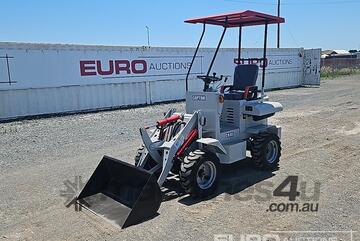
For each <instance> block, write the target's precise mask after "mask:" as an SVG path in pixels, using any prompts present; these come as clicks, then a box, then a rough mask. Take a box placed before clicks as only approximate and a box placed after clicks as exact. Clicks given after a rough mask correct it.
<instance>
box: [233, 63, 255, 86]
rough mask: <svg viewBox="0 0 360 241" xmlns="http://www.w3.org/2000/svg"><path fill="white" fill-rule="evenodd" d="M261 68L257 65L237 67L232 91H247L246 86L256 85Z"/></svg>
mask: <svg viewBox="0 0 360 241" xmlns="http://www.w3.org/2000/svg"><path fill="white" fill-rule="evenodd" d="M258 73H259V66H257V65H256V64H245V65H238V66H236V67H235V72H234V82H233V86H232V87H231V90H245V87H246V86H252V85H255V84H256V80H257V77H258Z"/></svg>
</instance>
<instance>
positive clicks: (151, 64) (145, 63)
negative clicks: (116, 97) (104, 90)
mask: <svg viewBox="0 0 360 241" xmlns="http://www.w3.org/2000/svg"><path fill="white" fill-rule="evenodd" d="M188 58H189V57H186V58H185V57H184V59H183V60H178V59H171V60H170V61H166V62H159V61H156V60H155V61H149V60H145V59H134V60H127V59H114V60H108V61H101V60H80V75H81V76H94V75H95V76H96V75H97V76H101V77H106V76H108V77H109V76H111V77H113V78H116V77H119V78H121V77H129V78H130V77H148V75H146V74H149V73H151V74H156V73H158V75H157V76H168V75H173V74H179V75H182V74H186V73H187V72H185V71H186V70H188V69H189V67H190V64H191V62H190V61H189V60H188ZM166 72H169V73H166ZM199 74H200V73H199Z"/></svg>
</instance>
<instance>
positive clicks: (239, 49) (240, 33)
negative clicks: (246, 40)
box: [237, 25, 242, 64]
mask: <svg viewBox="0 0 360 241" xmlns="http://www.w3.org/2000/svg"><path fill="white" fill-rule="evenodd" d="M241 38H242V25H239V47H238V63H237V64H241V62H240V59H241Z"/></svg>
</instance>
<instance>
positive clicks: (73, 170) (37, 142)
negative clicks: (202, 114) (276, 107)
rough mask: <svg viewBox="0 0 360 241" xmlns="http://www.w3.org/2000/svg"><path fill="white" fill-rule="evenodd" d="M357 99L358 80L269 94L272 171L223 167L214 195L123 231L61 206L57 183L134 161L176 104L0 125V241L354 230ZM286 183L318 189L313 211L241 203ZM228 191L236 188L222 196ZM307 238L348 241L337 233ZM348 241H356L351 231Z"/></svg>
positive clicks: (359, 208) (168, 205) (171, 207)
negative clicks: (274, 154)
mask: <svg viewBox="0 0 360 241" xmlns="http://www.w3.org/2000/svg"><path fill="white" fill-rule="evenodd" d="M359 93H360V76H350V77H343V78H337V79H334V80H325V81H322V83H321V87H320V88H297V89H291V90H279V91H273V92H269V93H268V94H269V96H270V98H271V100H273V101H279V102H281V103H282V104H283V105H284V111H283V112H281V113H279V114H277V115H276V116H275V117H272V118H271V119H270V121H271V122H272V123H275V124H278V125H281V126H282V127H283V138H282V146H283V152H282V158H281V163H280V169H279V170H278V171H276V172H274V173H267V172H261V171H257V170H254V169H253V168H252V167H251V163H249V162H248V161H245V162H243V163H238V164H236V165H231V166H230V167H229V166H227V167H225V168H224V173H225V175H224V177H223V179H222V180H221V185H220V188H219V192H218V194H217V196H216V197H214V198H211V199H209V200H206V201H202V202H199V201H192V200H190V199H189V198H188V197H187V196H179V197H176V196H175V197H173V198H169V200H167V201H164V202H163V203H162V205H161V207H160V210H159V213H160V215H158V216H157V217H155V218H153V219H151V220H148V221H146V222H143V223H141V224H139V225H136V226H132V227H129V228H127V229H124V230H121V229H120V228H118V227H115V226H113V225H111V224H109V223H107V222H104V221H103V220H102V219H101V218H99V217H97V216H95V215H92V214H91V213H89V212H88V211H86V210H85V211H82V212H75V211H74V208H73V207H71V208H66V207H65V206H64V203H65V201H66V198H65V197H64V196H63V195H61V191H66V186H65V185H64V181H66V180H70V181H71V182H73V181H74V178H75V176H81V177H82V180H83V181H86V180H87V178H88V177H89V176H90V175H91V173H92V172H93V170H94V169H95V167H96V166H97V164H98V162H99V161H100V159H101V157H102V156H103V155H104V154H106V155H109V156H112V157H115V158H118V159H121V160H124V161H127V162H133V160H132V159H133V154H134V152H135V150H136V148H137V146H138V145H139V144H140V140H139V133H138V127H139V126H143V125H146V124H149V123H154V121H155V120H157V119H158V118H159V117H161V116H162V114H163V112H165V111H166V110H167V109H168V108H170V107H176V108H177V109H178V110H183V109H184V103H182V102H178V103H172V104H162V105H154V106H149V107H143V108H135V109H128V110H117V111H108V112H99V113H91V114H79V115H70V116H63V117H54V118H45V119H37V120H26V121H19V122H11V123H3V124H0V193H1V198H0V211H1V212H0V239H4V240H190V239H192V240H214V235H217V234H232V235H233V236H234V240H241V235H244V234H259V235H265V234H268V233H270V231H294V230H297V231H310V230H312V231H349V230H354V231H360V183H359V180H360V149H359V146H360V145H359V144H360V111H359V107H360V98H359V97H360V94H359ZM289 175H296V176H299V181H306V183H307V194H309V195H310V194H311V191H312V189H314V188H312V187H313V185H314V182H317V181H318V182H320V183H321V188H320V190H321V192H320V199H319V201H318V203H319V209H318V211H317V212H269V211H267V210H268V208H269V205H270V204H271V203H288V202H289V201H288V199H287V197H271V199H267V200H261V198H259V197H258V198H255V196H253V198H250V199H247V200H244V198H243V197H245V195H247V194H249V193H252V191H254V189H253V188H254V187H256V188H258V187H259V185H261V184H263V185H265V186H266V185H268V186H269V185H272V186H271V187H270V188H269V187H268V188H267V189H269V190H271V191H272V190H274V188H275V187H276V186H278V185H279V184H280V183H281V182H282V181H283V180H284V179H285V178H286V177H287V176H289ZM234 183H237V184H242V185H237V186H233V187H234V188H232V189H231V190H229V188H228V187H229V186H231V185H232V184H234ZM245 186H246V187H245ZM256 190H258V189H256ZM256 192H257V191H255V192H254V193H255V194H256ZM175 194H176V193H175ZM297 201H298V203H300V204H301V203H304V200H303V199H301V200H300V199H299V198H298V199H297ZM272 234H275V233H272ZM279 235H280V237H282V238H284V237H299V235H305V233H304V234H293V233H279ZM296 235H298V236H296ZM306 235H309V233H307V234H306ZM311 235H313V236H315V235H322V236H321V237H333V236H336V237H337V238H338V239H337V240H344V241H345V240H350V234H349V233H346V232H344V233H327V234H325V233H321V234H311ZM353 240H354V241H355V240H360V233H358V232H357V233H354V234H353Z"/></svg>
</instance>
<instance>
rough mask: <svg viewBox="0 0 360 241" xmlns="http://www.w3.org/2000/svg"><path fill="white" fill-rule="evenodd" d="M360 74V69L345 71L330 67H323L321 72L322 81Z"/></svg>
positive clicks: (345, 69)
mask: <svg viewBox="0 0 360 241" xmlns="http://www.w3.org/2000/svg"><path fill="white" fill-rule="evenodd" d="M353 74H360V69H355V68H343V69H333V68H330V67H322V68H321V72H320V77H321V78H322V79H334V78H336V77H339V76H345V75H353Z"/></svg>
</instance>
